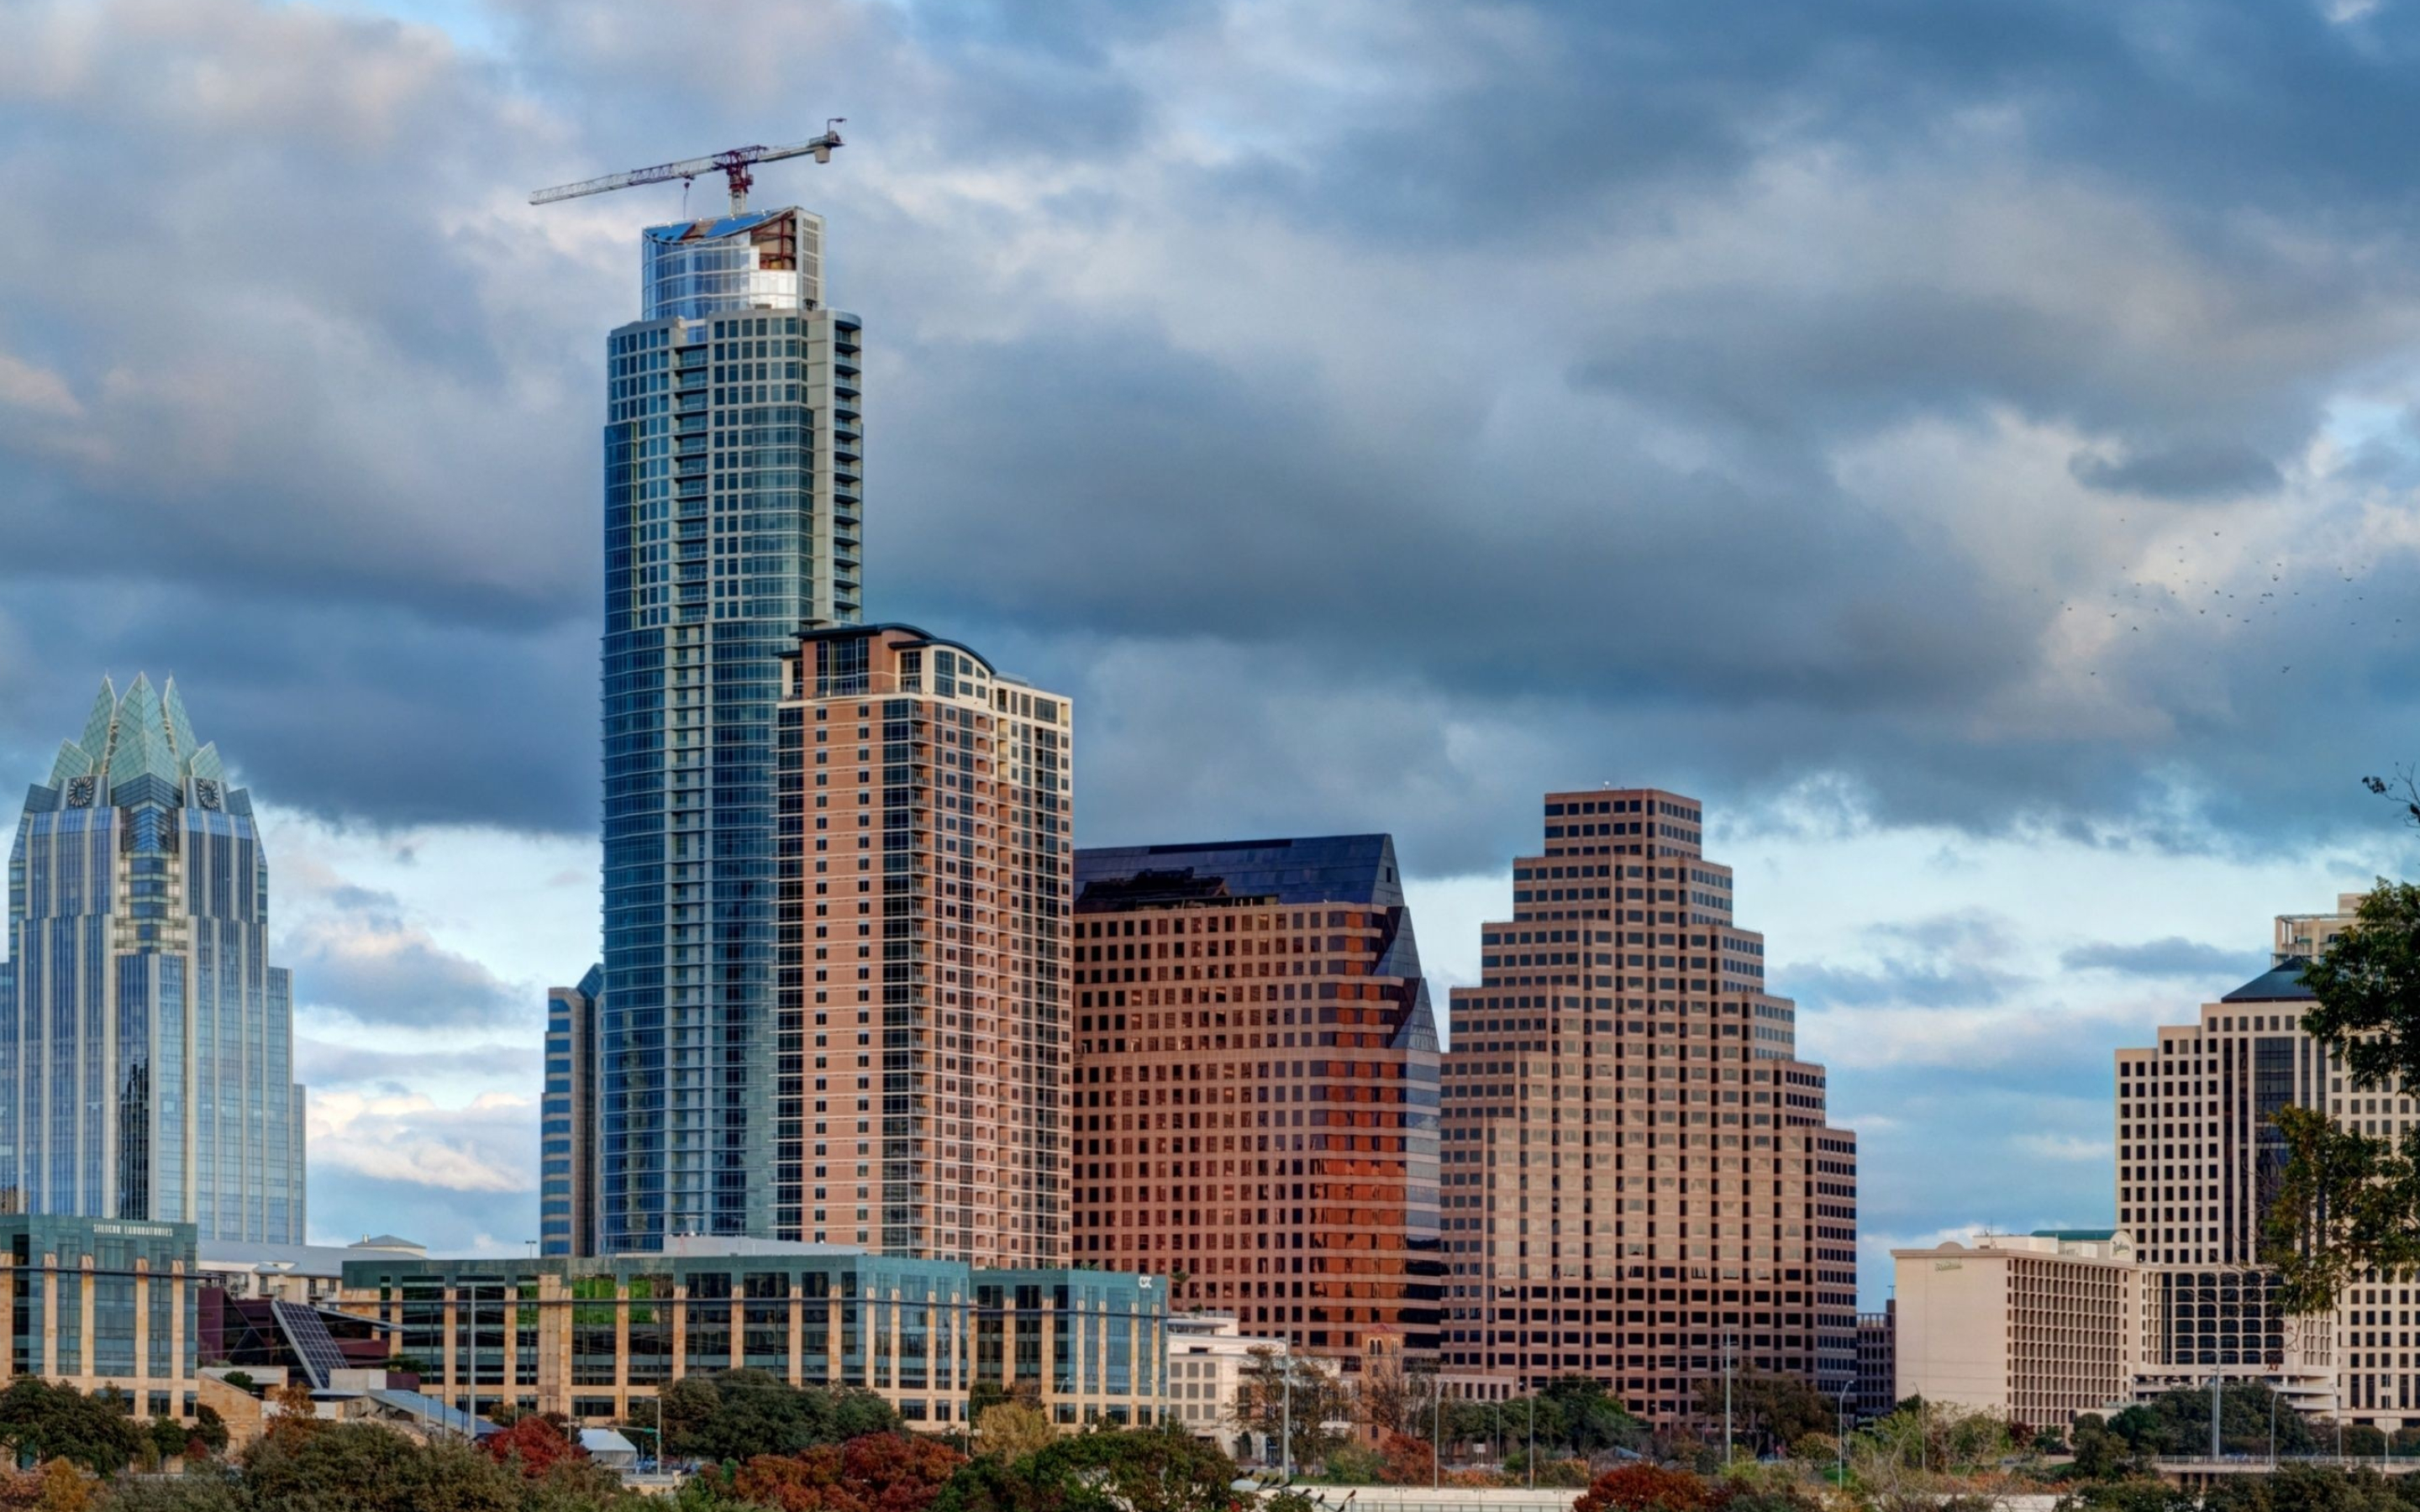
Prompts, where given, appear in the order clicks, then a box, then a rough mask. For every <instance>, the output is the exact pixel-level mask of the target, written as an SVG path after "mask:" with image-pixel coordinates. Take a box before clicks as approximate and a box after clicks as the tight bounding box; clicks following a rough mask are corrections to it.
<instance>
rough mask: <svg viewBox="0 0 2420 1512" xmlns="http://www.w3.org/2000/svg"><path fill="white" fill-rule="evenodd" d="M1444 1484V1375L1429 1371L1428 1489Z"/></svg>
mask: <svg viewBox="0 0 2420 1512" xmlns="http://www.w3.org/2000/svg"><path fill="white" fill-rule="evenodd" d="M1444 1484H1445V1377H1443V1376H1441V1375H1439V1374H1437V1373H1436V1371H1435V1370H1431V1371H1430V1372H1429V1489H1430V1490H1435V1489H1437V1488H1438V1487H1439V1486H1442V1485H1444Z"/></svg>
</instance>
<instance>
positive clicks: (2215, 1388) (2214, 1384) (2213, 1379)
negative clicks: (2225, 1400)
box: [2210, 1370, 2223, 1464]
mask: <svg viewBox="0 0 2420 1512" xmlns="http://www.w3.org/2000/svg"><path fill="white" fill-rule="evenodd" d="M2219 1391H2220V1386H2219V1374H2218V1372H2217V1371H2215V1370H2212V1371H2211V1373H2210V1459H2211V1463H2212V1464H2216V1463H2218V1461H2219V1460H2220V1458H2223V1457H2222V1456H2221V1455H2220V1453H2219V1448H2218V1404H2219Z"/></svg>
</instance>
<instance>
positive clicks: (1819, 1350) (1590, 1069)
mask: <svg viewBox="0 0 2420 1512" xmlns="http://www.w3.org/2000/svg"><path fill="white" fill-rule="evenodd" d="M1701 823H1702V821H1701V818H1700V813H1699V807H1698V804H1697V802H1696V800H1694V799H1691V798H1684V797H1682V796H1681V795H1678V794H1675V793H1664V792H1658V791H1656V790H1654V789H1648V788H1624V789H1606V790H1603V791H1600V792H1590V793H1550V794H1548V795H1546V800H1545V830H1546V834H1545V851H1544V855H1541V856H1528V857H1525V858H1522V859H1519V860H1515V861H1514V862H1513V863H1512V919H1511V921H1509V922H1506V923H1501V924H1488V925H1486V926H1484V927H1483V933H1481V956H1480V971H1481V985H1480V986H1478V987H1470V988H1456V989H1455V990H1454V993H1453V1006H1452V1015H1453V1035H1452V1040H1453V1048H1452V1049H1451V1051H1450V1052H1449V1053H1448V1054H1447V1056H1446V1061H1445V1098H1444V1106H1445V1116H1444V1123H1445V1140H1444V1145H1445V1227H1446V1248H1447V1252H1448V1253H1447V1258H1448V1261H1449V1263H1450V1265H1451V1267H1452V1280H1451V1296H1450V1299H1449V1310H1450V1317H1449V1318H1448V1319H1447V1332H1448V1338H1447V1342H1446V1352H1447V1366H1446V1367H1447V1369H1448V1370H1449V1371H1450V1372H1454V1373H1457V1374H1459V1373H1464V1372H1473V1373H1480V1372H1489V1373H1509V1374H1511V1375H1512V1376H1513V1377H1514V1378H1515V1379H1516V1380H1517V1381H1519V1382H1520V1383H1521V1384H1522V1385H1523V1386H1525V1387H1536V1386H1541V1385H1544V1384H1545V1383H1547V1382H1549V1381H1553V1380H1554V1379H1555V1378H1556V1377H1558V1376H1566V1375H1590V1376H1594V1377H1596V1378H1597V1379H1598V1380H1600V1381H1605V1382H1606V1383H1607V1384H1608V1385H1609V1386H1610V1388H1611V1389H1612V1392H1613V1394H1614V1395H1615V1396H1619V1397H1621V1400H1622V1401H1624V1402H1626V1403H1627V1404H1629V1406H1630V1408H1631V1410H1632V1411H1633V1412H1637V1413H1638V1414H1640V1415H1641V1416H1642V1417H1646V1418H1648V1419H1650V1420H1651V1421H1653V1422H1656V1423H1659V1424H1669V1423H1672V1422H1675V1421H1677V1420H1681V1419H1684V1418H1699V1417H1700V1414H1699V1392H1700V1391H1701V1390H1702V1389H1703V1387H1704V1384H1705V1382H1707V1381H1720V1380H1721V1377H1722V1371H1723V1356H1724V1352H1725V1350H1726V1346H1727V1345H1728V1347H1729V1349H1730V1355H1731V1359H1732V1360H1733V1361H1734V1363H1735V1364H1736V1365H1738V1366H1739V1367H1740V1368H1743V1369H1753V1370H1761V1371H1766V1372H1777V1373H1780V1374H1783V1375H1792V1376H1799V1377H1802V1378H1805V1379H1807V1380H1811V1381H1814V1382H1815V1383H1816V1384H1817V1385H1818V1386H1819V1387H1821V1388H1822V1390H1823V1393H1824V1395H1826V1396H1838V1395H1839V1393H1840V1392H1842V1391H1843V1390H1846V1389H1849V1388H1850V1387H1851V1386H1852V1385H1853V1384H1854V1381H1855V1377H1856V1368H1857V1352H1856V1351H1857V1314H1856V1280H1857V1276H1856V1268H1857V1255H1856V1248H1857V1143H1856V1136H1855V1135H1854V1134H1851V1133H1849V1132H1848V1131H1846V1130H1843V1129H1834V1128H1831V1127H1829V1126H1828V1125H1827V1124H1826V1122H1825V1120H1824V1116H1823V1103H1824V1095H1823V1068H1822V1067H1820V1066H1811V1065H1808V1064H1807V1063H1806V1062H1804V1061H1802V1060H1800V1059H1799V1058H1798V1052H1797V1030H1796V1028H1795V1026H1794V1024H1793V1018H1794V1013H1793V1011H1792V1007H1791V1004H1790V1003H1789V1001H1788V1000H1787V999H1784V998H1779V997H1774V996H1772V995H1768V994H1767V993H1766V992H1765V990H1764V942H1763V939H1762V937H1761V936H1760V935H1757V934H1753V933H1748V932H1747V931H1745V930H1743V929H1741V928H1739V927H1738V926H1737V925H1736V924H1734V923H1732V922H1731V877H1730V870H1729V869H1728V868H1725V867H1720V866H1716V865H1714V864H1713V863H1712V862H1710V861H1708V860H1706V859H1705V857H1704V856H1702V855H1701V854H1699V834H1700V827H1699V826H1700V825H1701ZM1717 1390H1719V1388H1717Z"/></svg>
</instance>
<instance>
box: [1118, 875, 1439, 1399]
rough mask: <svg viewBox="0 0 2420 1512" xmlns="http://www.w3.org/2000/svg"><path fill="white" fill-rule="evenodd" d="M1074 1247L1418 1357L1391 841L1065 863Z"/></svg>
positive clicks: (1408, 1070)
mask: <svg viewBox="0 0 2420 1512" xmlns="http://www.w3.org/2000/svg"><path fill="white" fill-rule="evenodd" d="M1077 877H1078V884H1079V887H1078V894H1077V900H1076V964H1075V970H1076V979H1077V980H1076V992H1077V1000H1076V1015H1077V1017H1076V1047H1077V1065H1078V1072H1077V1082H1076V1088H1075V1093H1076V1097H1075V1106H1074V1109H1073V1115H1074V1119H1075V1124H1074V1130H1073V1134H1072V1137H1073V1138H1074V1139H1075V1141H1076V1155H1075V1158H1076V1226H1077V1234H1076V1258H1077V1260H1078V1262H1080V1263H1084V1264H1092V1265H1100V1266H1105V1267H1108V1268H1109V1269H1112V1270H1134V1271H1144V1272H1150V1273H1156V1274H1162V1275H1170V1274H1174V1273H1180V1272H1181V1273H1184V1274H1185V1277H1186V1279H1185V1283H1184V1287H1183V1289H1182V1291H1181V1292H1180V1293H1179V1294H1178V1296H1177V1299H1176V1301H1177V1303H1178V1304H1179V1305H1181V1306H1208V1307H1215V1308H1217V1309H1218V1310H1220V1311H1221V1312H1232V1313H1233V1314H1234V1315H1235V1316H1236V1318H1237V1319H1239V1320H1240V1324H1241V1326H1242V1327H1243V1328H1244V1329H1245V1330H1246V1331H1247V1332H1249V1333H1252V1334H1259V1335H1274V1336H1277V1337H1281V1338H1284V1339H1287V1340H1288V1341H1290V1342H1291V1344H1292V1345H1293V1346H1294V1347H1295V1349H1297V1350H1301V1351H1302V1352H1304V1353H1306V1354H1317V1355H1324V1356H1326V1357H1328V1358H1330V1359H1333V1360H1336V1361H1338V1362H1339V1363H1340V1364H1341V1365H1342V1366H1343V1367H1344V1368H1345V1369H1346V1370H1348V1371H1354V1370H1358V1369H1359V1368H1360V1367H1361V1365H1362V1364H1363V1363H1364V1362H1365V1360H1366V1359H1367V1358H1368V1357H1369V1355H1370V1354H1371V1353H1372V1352H1373V1350H1401V1351H1404V1352H1407V1353H1409V1354H1411V1355H1414V1356H1416V1357H1422V1358H1433V1357H1434V1352H1435V1349H1436V1345H1437V1320H1438V1319H1437V1313H1438V1303H1439V1293H1440V1290H1441V1287H1442V1282H1443V1275H1444V1266H1443V1264H1442V1263H1441V1261H1440V1259H1439V1257H1438V1253H1437V1058H1438V1057H1437V1041H1436V1026H1435V1019H1434V1017H1433V1015H1432V1013H1431V1011H1430V1007H1429V995H1428V985H1427V982H1426V980H1424V979H1423V978H1422V976H1421V973H1420V957H1419V946H1418V945H1417V944H1416V943H1415V941H1414V939H1413V935H1412V918H1411V910H1410V909H1409V908H1408V907H1406V906H1405V904H1404V893H1403V887H1402V879H1401V878H1400V877H1399V876H1398V874H1397V872H1396V868H1395V848H1394V842H1393V841H1391V840H1390V839H1388V837H1387V836H1385V835H1337V836H1325V837H1319V838H1311V839H1294V840H1265V841H1237V842H1232V843H1217V844H1187V845H1137V846H1124V847H1117V848H1112V849H1088V850H1085V851H1083V852H1081V853H1080V854H1079V855H1078V858H1077Z"/></svg>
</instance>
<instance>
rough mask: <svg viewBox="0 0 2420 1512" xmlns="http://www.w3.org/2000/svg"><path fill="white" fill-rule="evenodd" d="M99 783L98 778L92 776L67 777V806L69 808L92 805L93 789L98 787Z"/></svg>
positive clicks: (81, 807) (85, 807) (87, 807)
mask: <svg viewBox="0 0 2420 1512" xmlns="http://www.w3.org/2000/svg"><path fill="white" fill-rule="evenodd" d="M100 785H101V784H100V779H98V778H92V777H71V778H69V779H68V807H69V808H70V809H89V808H91V807H92V799H93V794H94V792H95V791H96V790H97V789H98V788H99V787H100Z"/></svg>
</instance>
